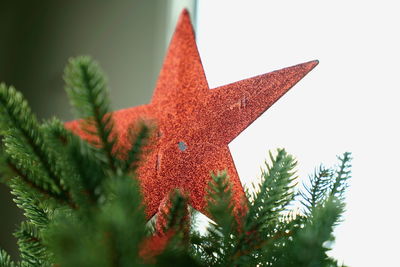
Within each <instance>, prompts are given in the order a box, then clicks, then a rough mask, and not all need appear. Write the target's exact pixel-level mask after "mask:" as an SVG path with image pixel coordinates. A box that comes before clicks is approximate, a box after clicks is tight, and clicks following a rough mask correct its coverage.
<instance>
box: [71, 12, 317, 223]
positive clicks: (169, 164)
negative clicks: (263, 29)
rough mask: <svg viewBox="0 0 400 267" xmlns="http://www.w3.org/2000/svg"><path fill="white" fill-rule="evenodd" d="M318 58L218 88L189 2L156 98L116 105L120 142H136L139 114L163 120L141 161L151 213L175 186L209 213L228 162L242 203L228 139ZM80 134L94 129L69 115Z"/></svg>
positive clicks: (140, 175) (84, 135)
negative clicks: (215, 175) (214, 177)
mask: <svg viewBox="0 0 400 267" xmlns="http://www.w3.org/2000/svg"><path fill="white" fill-rule="evenodd" d="M317 64H318V61H311V62H307V63H304V64H300V65H296V66H293V67H289V68H285V69H282V70H278V71H274V72H271V73H268V74H263V75H259V76H256V77H253V78H249V79H245V80H242V81H239V82H235V83H232V84H228V85H225V86H221V87H218V88H215V89H211V90H210V88H209V87H208V84H207V80H206V77H205V74H204V70H203V66H202V64H201V60H200V57H199V53H198V50H197V46H196V42H195V36H194V31H193V28H192V25H191V22H190V16H189V14H188V12H187V11H186V10H184V11H183V12H182V14H181V16H180V18H179V21H178V25H177V27H176V30H175V33H174V35H173V37H172V40H171V43H170V46H169V49H168V52H167V56H166V58H165V61H164V65H163V68H162V70H161V73H160V76H159V79H158V82H157V85H156V88H155V92H154V95H153V97H152V100H151V102H150V104H147V105H142V106H138V107H132V108H128V109H123V110H119V111H116V112H114V113H113V117H114V121H115V126H114V127H115V130H116V133H117V135H118V139H119V141H118V146H119V149H122V151H126V150H127V149H128V147H129V141H128V131H127V130H128V128H129V126H130V125H132V123H134V122H136V121H138V120H150V121H155V123H156V125H157V131H158V132H157V134H156V138H155V139H156V140H154V142H152V145H151V149H150V152H149V153H148V154H146V156H145V158H144V159H143V162H142V164H141V166H140V167H139V168H138V178H139V180H140V185H141V191H142V194H143V198H144V203H145V206H146V213H147V217H148V218H150V217H151V216H153V215H154V214H155V213H156V212H157V210H158V207H159V205H160V203H161V202H162V201H163V199H164V197H165V196H167V194H168V193H169V192H170V191H171V190H172V189H175V188H180V189H181V190H183V191H185V192H187V193H188V194H189V198H190V200H189V204H190V205H191V206H192V207H194V208H195V209H197V210H199V211H200V212H203V213H205V214H207V212H206V210H205V208H206V200H205V196H206V194H207V193H206V188H207V185H208V182H209V181H210V177H211V176H210V173H211V171H219V170H226V171H227V173H228V174H229V176H230V181H231V183H232V191H233V198H234V205H235V208H239V207H240V205H241V204H242V200H243V198H244V191H243V187H242V185H241V182H240V180H239V176H238V174H237V171H236V168H235V165H234V163H233V160H232V156H231V154H230V152H229V148H228V144H229V142H231V141H232V140H233V139H234V138H235V137H236V136H237V135H238V134H239V133H240V132H242V131H243V130H244V129H246V128H247V127H248V126H249V125H250V124H251V123H252V122H253V121H254V120H255V119H257V117H259V116H260V115H261V114H262V113H263V112H264V111H265V110H267V109H268V108H269V107H270V106H271V105H272V104H273V103H275V102H276V101H277V100H278V99H279V98H280V97H281V96H282V95H283V94H285V93H286V92H287V91H288V90H289V89H290V88H291V87H292V86H294V85H295V84H296V83H297V82H298V81H299V80H300V79H302V78H303V77H304V76H305V75H306V74H307V73H308V72H309V71H310V70H312V69H313V68H314V67H315V66H316V65H317ZM66 127H67V128H69V129H71V130H72V131H73V132H74V133H75V134H77V135H79V136H80V137H82V138H84V139H87V140H90V136H89V135H88V134H87V133H86V132H84V131H83V130H82V129H80V127H79V121H72V122H68V123H66Z"/></svg>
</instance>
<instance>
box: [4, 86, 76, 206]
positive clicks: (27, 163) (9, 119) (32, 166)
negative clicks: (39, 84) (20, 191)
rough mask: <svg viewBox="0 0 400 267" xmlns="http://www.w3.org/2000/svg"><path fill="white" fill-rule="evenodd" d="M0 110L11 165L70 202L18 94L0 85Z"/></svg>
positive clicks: (40, 135) (39, 132) (27, 109)
mask: <svg viewBox="0 0 400 267" xmlns="http://www.w3.org/2000/svg"><path fill="white" fill-rule="evenodd" d="M0 112H1V116H0V117H1V131H2V132H3V134H5V138H4V144H5V148H6V153H7V154H8V155H9V158H8V159H9V161H10V162H11V164H12V166H13V168H14V169H15V170H16V171H17V172H18V173H20V174H21V176H22V177H24V178H25V179H24V180H26V181H27V182H28V181H29V182H28V184H34V185H35V188H37V189H40V190H39V191H42V192H49V193H50V192H51V194H52V195H53V196H55V198H56V199H58V200H59V201H61V202H67V203H69V202H70V199H69V196H68V193H67V191H66V189H65V188H64V186H63V184H62V181H61V180H60V176H59V173H58V172H57V159H55V158H54V157H53V156H52V151H51V149H49V147H48V144H47V143H46V142H45V138H44V136H43V133H42V132H41V130H40V127H39V124H38V122H37V119H36V117H35V116H34V115H33V114H32V112H31V110H30V108H29V106H28V104H27V102H26V100H25V99H24V98H23V97H22V95H21V93H19V92H17V91H16V90H15V89H14V88H12V87H9V88H7V87H6V86H5V85H4V84H0ZM70 204H71V203H70Z"/></svg>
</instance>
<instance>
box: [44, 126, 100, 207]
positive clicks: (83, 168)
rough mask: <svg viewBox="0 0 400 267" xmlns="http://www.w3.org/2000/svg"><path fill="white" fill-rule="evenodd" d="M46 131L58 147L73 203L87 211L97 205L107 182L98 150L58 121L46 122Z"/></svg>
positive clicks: (50, 139) (47, 135)
mask: <svg viewBox="0 0 400 267" xmlns="http://www.w3.org/2000/svg"><path fill="white" fill-rule="evenodd" d="M43 131H44V132H45V133H46V137H47V138H48V139H49V141H50V142H51V143H52V144H53V146H54V147H57V154H58V157H59V158H61V159H62V160H61V162H60V165H61V166H62V169H63V176H65V177H66V178H65V179H64V180H65V181H66V183H67V184H68V186H69V188H70V191H71V194H72V196H73V198H74V200H75V201H76V202H77V203H79V204H80V206H81V207H86V208H88V206H90V205H91V204H95V205H96V204H98V203H97V202H98V199H99V198H100V196H101V194H102V192H103V189H102V185H103V181H104V179H105V178H106V174H105V170H104V168H103V167H104V166H102V164H101V160H100V159H99V158H98V155H99V153H98V150H99V149H98V148H95V147H93V146H91V145H89V144H88V143H87V142H86V141H84V140H82V139H80V138H79V137H77V136H75V135H73V134H72V133H71V132H70V131H68V130H66V129H65V128H64V125H63V123H62V122H60V121H59V120H57V119H53V120H51V121H49V122H46V123H45V124H44V125H43ZM88 202H91V203H88ZM86 211H87V210H86Z"/></svg>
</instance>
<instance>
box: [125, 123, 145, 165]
mask: <svg viewBox="0 0 400 267" xmlns="http://www.w3.org/2000/svg"><path fill="white" fill-rule="evenodd" d="M137 128H139V129H138V130H137ZM151 130H152V129H151V128H150V127H149V126H148V125H147V124H146V123H144V122H141V123H139V124H138V127H132V128H130V129H129V131H128V132H129V139H130V141H131V148H130V150H129V151H128V156H127V160H126V161H124V162H123V171H124V172H129V171H135V170H136V169H137V167H138V164H139V162H140V159H141V156H142V154H143V152H145V151H143V148H144V147H145V146H146V144H147V142H148V141H149V137H150V133H151Z"/></svg>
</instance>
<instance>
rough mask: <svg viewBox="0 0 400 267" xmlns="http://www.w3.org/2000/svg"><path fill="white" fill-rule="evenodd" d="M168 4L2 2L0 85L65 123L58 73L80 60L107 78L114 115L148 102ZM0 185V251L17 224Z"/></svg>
mask: <svg viewBox="0 0 400 267" xmlns="http://www.w3.org/2000/svg"><path fill="white" fill-rule="evenodd" d="M168 12H169V9H168V1H165V0H130V1H128V0H126V1H89V0H88V1H78V0H70V1H51V0H42V1H28V0H26V1H21V0H16V1H2V0H0V81H3V82H6V83H7V84H8V85H14V86H15V87H16V88H17V89H18V90H20V91H22V92H23V93H24V95H25V96H26V98H28V100H29V103H30V105H31V107H32V109H33V110H34V112H35V113H36V114H37V115H38V116H39V117H40V118H50V117H51V116H54V115H55V116H57V117H59V118H61V119H63V120H70V119H72V118H73V117H72V114H71V112H70V110H71V109H70V107H69V103H68V100H67V97H66V94H65V92H64V90H63V80H62V74H63V69H64V66H65V65H66V63H67V60H68V58H69V57H71V56H76V55H82V54H88V55H91V56H93V57H94V58H95V59H96V60H98V61H99V63H100V64H101V66H102V67H103V69H104V71H105V72H106V73H107V74H108V77H109V85H110V87H111V101H112V103H113V108H114V109H120V108H125V107H130V106H135V105H140V104H144V103H148V102H149V100H150V97H151V94H152V92H153V88H154V85H155V82H156V79H157V76H158V72H159V70H160V68H161V64H162V59H163V56H164V53H165V50H166V46H167V43H168V41H167V39H169V36H168V37H167V36H166V32H167V30H166V29H165V27H166V25H167V24H168V23H167V20H169V19H170V18H169V17H168V14H167V13H168ZM8 191H9V190H8V188H6V187H5V186H4V185H2V184H0V247H1V248H4V249H6V250H7V251H8V252H10V253H11V254H12V256H13V257H14V258H16V257H17V256H16V255H17V252H16V244H15V241H16V240H15V239H14V238H13V237H12V236H11V233H12V232H14V230H15V229H16V226H17V225H18V224H19V222H20V221H21V218H22V214H21V211H20V210H18V209H17V208H16V207H15V205H14V204H12V201H11V197H10V194H9V192H8Z"/></svg>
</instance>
